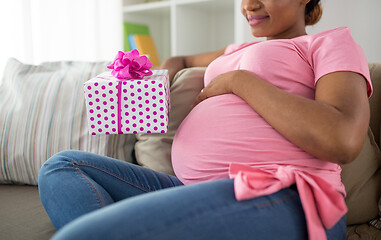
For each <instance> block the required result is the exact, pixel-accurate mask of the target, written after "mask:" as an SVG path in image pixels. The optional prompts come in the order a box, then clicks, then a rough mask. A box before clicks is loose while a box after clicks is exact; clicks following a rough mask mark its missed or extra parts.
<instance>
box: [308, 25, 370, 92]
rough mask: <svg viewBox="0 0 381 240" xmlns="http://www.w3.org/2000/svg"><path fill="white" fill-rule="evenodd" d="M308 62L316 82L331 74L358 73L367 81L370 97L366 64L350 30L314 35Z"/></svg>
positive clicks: (344, 28) (338, 29)
mask: <svg viewBox="0 0 381 240" xmlns="http://www.w3.org/2000/svg"><path fill="white" fill-rule="evenodd" d="M308 58H309V62H310V63H311V65H312V68H313V71H314V74H315V85H316V83H317V81H318V80H319V79H320V78H321V77H323V76H324V75H327V74H329V73H332V72H338V71H351V72H355V73H359V74H361V75H362V76H364V78H365V79H366V81H367V93H368V97H370V96H371V95H372V92H373V87H372V82H371V80H370V73H369V67H368V62H367V60H366V57H365V55H364V52H363V50H362V48H361V47H360V46H359V45H358V44H357V43H356V42H355V41H354V39H353V37H352V35H351V33H350V29H349V28H347V27H342V28H337V29H334V30H331V31H328V32H326V33H325V34H324V35H316V38H315V39H313V41H312V42H311V45H310V48H309V52H308Z"/></svg>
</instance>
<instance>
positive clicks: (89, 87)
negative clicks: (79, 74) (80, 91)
mask: <svg viewBox="0 0 381 240" xmlns="http://www.w3.org/2000/svg"><path fill="white" fill-rule="evenodd" d="M84 92H85V99H86V108H87V116H88V125H89V132H90V134H92V135H96V134H131V133H133V134H135V133H165V132H167V129H168V114H169V107H170V99H169V78H168V70H153V71H152V75H151V76H145V77H143V78H142V79H118V78H116V77H114V76H113V75H112V74H111V72H104V73H102V74H100V75H98V76H96V77H95V78H93V79H90V80H89V81H87V82H85V83H84Z"/></svg>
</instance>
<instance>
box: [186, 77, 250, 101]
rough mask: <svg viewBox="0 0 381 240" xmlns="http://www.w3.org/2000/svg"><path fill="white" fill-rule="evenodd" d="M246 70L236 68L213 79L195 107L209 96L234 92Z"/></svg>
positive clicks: (198, 98) (199, 96)
mask: <svg viewBox="0 0 381 240" xmlns="http://www.w3.org/2000/svg"><path fill="white" fill-rule="evenodd" d="M244 72H246V71H244V70H235V71H231V72H227V73H223V74H220V75H218V76H217V77H215V78H214V79H212V81H210V83H209V84H208V86H206V87H205V88H203V89H202V90H201V92H200V94H199V95H198V96H197V98H196V100H195V102H194V103H193V105H192V108H194V107H195V106H196V105H197V104H199V103H200V102H202V101H204V100H205V99H207V98H210V97H214V96H218V95H222V94H229V93H234V86H235V85H236V84H237V79H239V77H240V76H241V75H242V74H244Z"/></svg>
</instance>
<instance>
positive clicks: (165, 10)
mask: <svg viewBox="0 0 381 240" xmlns="http://www.w3.org/2000/svg"><path fill="white" fill-rule="evenodd" d="M170 6H171V2H170V1H162V2H149V3H140V4H134V5H127V6H124V7H123V12H124V13H127V14H128V13H144V14H146V13H147V14H155V15H157V14H169V11H170Z"/></svg>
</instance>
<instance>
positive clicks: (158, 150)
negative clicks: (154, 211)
mask: <svg viewBox="0 0 381 240" xmlns="http://www.w3.org/2000/svg"><path fill="white" fill-rule="evenodd" d="M107 65H108V63H107V62H73V61H66V62H48V63H42V64H40V65H28V64H23V63H21V62H19V61H17V60H16V59H10V60H9V61H8V63H7V66H6V69H5V71H4V77H3V79H2V82H1V85H0V138H1V139H0V140H1V141H0V165H1V166H0V203H1V208H0V222H1V224H0V239H3V240H8V239H10V240H11V239H28V240H33V239H36V240H43V239H49V238H50V237H51V236H52V235H53V234H54V233H55V229H54V227H53V225H52V223H51V222H50V219H49V217H48V216H47V214H46V212H45V210H44V208H43V206H42V204H41V202H40V200H39V195H38V186H37V178H38V171H39V168H40V167H41V165H42V164H43V162H44V161H46V159H48V158H49V157H50V156H52V155H53V154H54V153H56V152H59V151H62V150H66V149H78V150H83V151H90V152H94V153H97V154H101V155H106V156H111V157H114V158H118V159H121V160H124V161H128V162H132V163H135V164H139V165H142V166H144V167H148V168H151V169H154V170H157V171H162V172H166V173H168V174H173V170H172V168H171V162H170V152H171V143H172V140H173V136H174V134H175V132H176V129H177V127H178V126H179V125H180V123H181V121H182V120H183V119H184V118H185V116H186V115H187V114H188V113H189V111H190V105H191V104H192V102H193V99H194V98H195V97H196V96H197V94H198V93H199V91H200V90H201V89H202V87H203V75H204V71H205V68H190V69H184V70H181V71H180V72H178V73H177V74H176V76H175V78H174V80H173V81H172V82H171V87H170V92H171V93H170V99H171V111H170V115H169V126H168V132H167V133H166V134H135V135H132V134H131V135H128V134H127V135H107V136H106V135H96V136H90V135H89V134H88V126H87V119H86V108H85V103H84V97H83V83H84V82H85V81H86V80H88V79H90V78H92V77H94V76H96V75H97V74H99V73H101V72H103V71H105V70H106V66H107ZM369 67H370V72H371V78H372V82H373V86H374V93H373V95H372V97H371V98H370V99H369V102H370V106H371V121H370V125H369V131H368V136H367V139H366V141H365V143H364V147H363V149H362V151H361V153H360V155H359V156H358V157H357V158H356V160H355V161H353V162H352V163H350V164H347V165H344V166H342V168H343V172H342V179H343V182H344V184H345V187H346V190H347V197H346V203H347V206H348V209H349V211H348V215H347V225H348V228H347V239H350V240H355V239H381V230H379V228H381V226H380V225H381V221H380V215H379V207H380V206H379V199H380V194H381V171H380V165H381V153H380V149H379V146H380V137H381V136H380V121H381V111H380V109H381V63H370V64H369Z"/></svg>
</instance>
